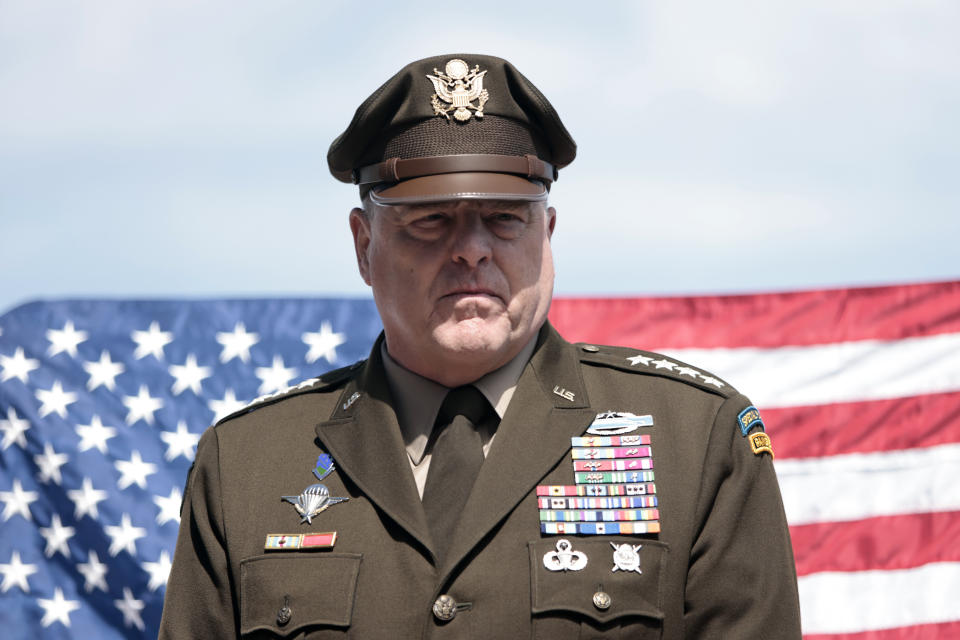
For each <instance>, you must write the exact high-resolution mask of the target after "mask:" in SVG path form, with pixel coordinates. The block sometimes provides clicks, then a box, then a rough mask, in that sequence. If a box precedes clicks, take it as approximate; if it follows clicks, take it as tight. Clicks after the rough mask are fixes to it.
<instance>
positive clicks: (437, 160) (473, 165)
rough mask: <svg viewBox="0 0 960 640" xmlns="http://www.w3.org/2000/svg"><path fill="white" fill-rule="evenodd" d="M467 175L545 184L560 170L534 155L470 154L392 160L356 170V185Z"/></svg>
mask: <svg viewBox="0 0 960 640" xmlns="http://www.w3.org/2000/svg"><path fill="white" fill-rule="evenodd" d="M464 172H484V173H508V174H512V175H518V176H523V177H525V178H532V179H534V180H543V181H546V182H553V181H554V180H556V179H557V169H556V168H555V167H554V166H553V165H552V164H550V163H549V162H546V161H544V160H541V159H540V158H538V157H536V156H534V155H529V154H528V155H525V156H501V155H494V154H474V153H470V154H461V155H454V156H432V157H428V158H410V159H407V160H400V159H399V158H390V159H388V160H385V161H383V162H381V163H379V164H371V165H368V166H366V167H361V168H360V169H357V170H356V171H355V172H354V175H353V182H354V184H379V183H381V182H400V181H401V180H407V179H409V178H419V177H421V176H432V175H438V174H442V173H464Z"/></svg>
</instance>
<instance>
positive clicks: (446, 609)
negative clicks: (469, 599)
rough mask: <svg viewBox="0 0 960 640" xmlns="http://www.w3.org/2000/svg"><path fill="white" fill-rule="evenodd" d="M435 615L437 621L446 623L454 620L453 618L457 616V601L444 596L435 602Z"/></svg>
mask: <svg viewBox="0 0 960 640" xmlns="http://www.w3.org/2000/svg"><path fill="white" fill-rule="evenodd" d="M433 615H434V616H435V617H436V618H437V620H442V621H444V622H446V621H448V620H453V617H454V616H455V615H457V601H456V600H454V599H453V598H451V597H450V596H448V595H447V594H443V595H442V596H440V597H439V598H437V599H436V600H435V601H434V602H433Z"/></svg>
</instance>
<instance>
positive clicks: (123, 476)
mask: <svg viewBox="0 0 960 640" xmlns="http://www.w3.org/2000/svg"><path fill="white" fill-rule="evenodd" d="M114 466H115V467H116V468H117V471H119V472H120V479H119V480H117V487H118V488H119V489H126V488H127V487H129V486H130V485H131V484H135V485H137V486H138V487H140V488H141V489H146V488H147V476H150V475H153V474H154V473H156V472H157V465H155V464H153V463H152V462H144V461H143V459H141V458H140V452H139V451H137V450H136V449H134V450H133V452H132V453H131V454H130V459H129V460H117V461H116V462H115V463H114Z"/></svg>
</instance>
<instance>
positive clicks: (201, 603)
mask: <svg viewBox="0 0 960 640" xmlns="http://www.w3.org/2000/svg"><path fill="white" fill-rule="evenodd" d="M221 505H222V502H221V487H220V465H219V445H218V442H217V433H216V430H215V429H212V428H211V429H207V431H206V432H205V433H204V435H203V437H202V438H201V439H200V442H199V444H198V446H197V456H196V460H195V461H194V464H193V466H192V467H191V469H190V474H189V475H188V477H187V486H186V489H185V490H184V501H183V505H182V507H181V509H180V533H179V535H178V537H177V548H176V551H175V552H174V557H173V567H172V568H171V570H170V577H169V579H168V581H167V592H166V597H165V599H164V603H163V617H162V618H161V621H160V635H159V638H160V640H179V639H180V638H204V639H211V640H214V639H217V638H236V637H237V631H236V629H237V623H236V607H235V606H234V602H233V598H232V595H231V593H232V590H231V579H230V574H229V564H228V561H227V554H226V542H225V540H226V537H225V535H224V525H223V511H222V507H221Z"/></svg>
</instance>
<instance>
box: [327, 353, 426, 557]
mask: <svg viewBox="0 0 960 640" xmlns="http://www.w3.org/2000/svg"><path fill="white" fill-rule="evenodd" d="M382 339H383V337H382V334H381V337H380V339H378V340H377V342H376V343H375V344H374V346H373V349H372V350H371V353H370V358H369V359H368V360H367V362H366V364H365V365H364V367H363V370H362V371H361V373H360V374H359V375H358V376H357V377H356V378H354V379H353V380H351V381H350V383H348V384H347V386H346V388H345V389H344V391H343V393H342V394H341V396H340V400H339V401H338V402H337V406H336V408H335V410H334V413H333V415H332V416H331V418H330V420H328V421H326V422H321V423H320V424H319V425H317V429H316V432H317V438H318V439H319V440H320V442H321V443H322V444H323V446H324V447H326V449H327V451H328V452H329V453H330V454H331V455H332V456H333V459H334V460H335V461H336V464H337V466H338V467H339V469H340V471H341V473H343V474H345V475H346V476H347V477H349V479H350V480H351V481H352V482H353V483H354V484H355V485H356V486H357V488H359V489H360V491H362V492H363V493H364V495H365V496H366V497H367V498H368V499H369V500H370V501H371V502H372V503H374V504H375V505H376V506H377V507H378V508H379V509H381V510H382V511H383V512H384V513H385V514H387V515H388V516H389V517H390V518H392V519H393V520H394V521H395V522H396V523H397V524H398V525H400V526H401V527H402V528H403V529H405V530H406V531H407V533H409V534H410V535H411V536H412V537H413V538H415V539H416V540H418V541H419V542H420V544H422V545H423V546H424V547H426V548H427V549H430V550H431V551H432V544H431V541H430V534H429V529H428V527H427V522H426V516H425V515H424V511H423V506H422V505H421V503H420V496H419V494H418V493H417V486H416V484H415V483H414V480H413V474H412V473H411V471H410V462H409V460H408V458H407V452H406V449H405V447H404V444H403V438H402V437H401V434H400V427H399V425H398V424H397V416H396V413H395V412H394V410H393V406H392V400H391V397H390V387H389V385H388V383H387V379H386V376H385V374H384V371H383V362H382V361H381V358H380V342H381V341H382ZM355 394H359V395H356V396H355Z"/></svg>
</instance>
